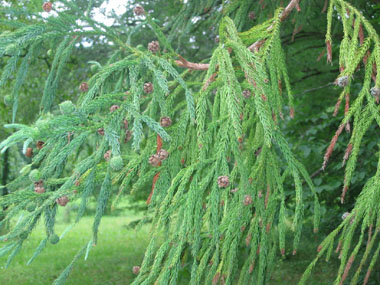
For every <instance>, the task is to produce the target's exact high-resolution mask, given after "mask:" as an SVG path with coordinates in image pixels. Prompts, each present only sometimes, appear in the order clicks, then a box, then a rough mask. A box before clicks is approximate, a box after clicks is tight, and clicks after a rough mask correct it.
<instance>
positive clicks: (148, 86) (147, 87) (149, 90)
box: [144, 82, 153, 94]
mask: <svg viewBox="0 0 380 285" xmlns="http://www.w3.org/2000/svg"><path fill="white" fill-rule="evenodd" d="M144 92H145V93H146V94H149V93H152V92H153V84H152V82H146V83H144Z"/></svg>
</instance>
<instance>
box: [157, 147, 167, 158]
mask: <svg viewBox="0 0 380 285" xmlns="http://www.w3.org/2000/svg"><path fill="white" fill-rule="evenodd" d="M157 155H158V158H159V159H160V160H165V159H167V158H168V156H169V153H168V152H167V151H166V150H165V149H160V150H159V151H158V152H157Z"/></svg>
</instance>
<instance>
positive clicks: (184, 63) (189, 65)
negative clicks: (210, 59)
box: [175, 0, 300, 70]
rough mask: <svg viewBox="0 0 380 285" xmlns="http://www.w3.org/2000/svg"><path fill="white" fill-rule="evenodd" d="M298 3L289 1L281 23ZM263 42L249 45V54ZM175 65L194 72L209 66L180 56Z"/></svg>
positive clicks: (263, 41) (282, 14) (294, 0)
mask: <svg viewBox="0 0 380 285" xmlns="http://www.w3.org/2000/svg"><path fill="white" fill-rule="evenodd" d="M299 2H300V0H291V1H290V2H289V4H288V6H286V7H285V9H284V11H282V13H281V16H280V17H281V18H280V19H281V21H284V20H285V19H286V18H287V17H288V16H289V14H290V12H292V10H293V9H294V8H296V9H297V11H299V9H300V8H299ZM271 28H272V26H270V27H268V30H270V29H271ZM265 41H266V40H258V41H256V42H255V43H253V44H252V45H250V46H249V47H248V49H249V50H250V51H251V52H257V51H258V50H259V49H260V47H261V46H262V45H263V44H264V43H265ZM175 63H176V64H177V65H178V66H179V67H183V68H188V69H194V70H207V69H208V68H209V66H210V65H209V64H208V63H194V62H190V61H187V60H186V59H184V58H183V57H182V56H179V60H175Z"/></svg>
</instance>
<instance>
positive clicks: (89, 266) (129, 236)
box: [0, 213, 336, 285]
mask: <svg viewBox="0 0 380 285" xmlns="http://www.w3.org/2000/svg"><path fill="white" fill-rule="evenodd" d="M133 219H136V216H134V215H133V214H130V213H129V214H125V217H124V214H123V216H118V217H115V216H105V217H103V220H102V222H101V225H100V231H99V240H98V244H97V246H95V247H93V248H92V250H91V251H90V254H89V257H88V259H87V261H85V260H84V258H80V259H79V260H78V261H77V263H76V265H75V267H74V269H73V271H72V273H71V275H70V277H69V279H68V281H67V284H75V285H77V284H81V285H83V284H102V285H107V284H130V283H131V281H132V280H133V278H134V275H133V273H132V267H133V266H134V265H139V264H140V263H141V261H142V258H143V255H144V249H145V247H146V246H147V244H148V242H149V236H150V234H149V229H150V227H149V226H148V225H145V226H142V227H141V228H140V229H138V230H133V229H130V228H127V227H126V225H127V224H128V222H130V221H131V220H133ZM68 225H69V224H67V223H64V222H63V216H62V215H60V216H59V219H58V221H57V224H56V232H57V234H58V235H60V234H61V233H62V232H63V231H64V229H65V228H66V227H67V226H68ZM91 227H92V218H90V217H84V218H83V219H82V220H81V221H80V222H79V223H78V224H77V225H76V226H75V227H74V228H73V229H72V230H71V231H69V232H68V233H67V235H66V236H65V238H64V239H63V240H61V241H60V242H59V243H58V244H56V245H52V244H50V243H49V244H48V246H47V248H45V250H44V251H43V252H42V253H41V254H40V255H39V256H38V257H37V259H36V260H35V261H34V262H33V263H32V264H31V265H29V266H26V262H27V261H28V260H29V258H30V257H31V256H32V254H33V252H34V250H35V248H36V247H37V246H38V244H39V243H40V241H41V240H42V239H43V238H44V237H45V233H44V228H43V225H42V224H39V225H38V227H37V229H36V230H35V231H34V232H33V234H32V236H31V237H30V238H29V239H28V240H27V241H26V242H25V243H24V247H23V249H22V250H21V252H20V253H19V255H18V256H17V257H16V258H15V259H14V261H13V262H12V264H11V265H10V267H9V268H8V269H4V268H3V267H2V269H1V271H0V284H2V285H3V284H4V285H8V284H12V285H14V284H16V285H26V284H30V285H32V284H33V285H43V284H52V282H53V280H54V279H55V278H56V277H57V276H58V275H59V274H60V273H61V272H62V271H63V270H64V268H65V267H66V266H67V265H68V264H69V263H70V262H71V260H72V259H73V257H74V255H75V254H76V253H77V252H78V250H79V249H80V248H81V247H82V246H83V245H84V244H86V243H87V242H88V241H89V240H90V239H91ZM311 240H312V239H310V238H305V239H304V241H305V242H307V243H304V244H301V248H300V250H299V252H298V254H297V255H296V256H292V255H291V254H288V255H287V257H286V258H285V259H281V260H279V262H278V265H277V266H276V268H275V269H274V270H273V276H272V279H271V281H270V282H269V284H296V283H297V281H298V280H299V278H300V276H301V275H302V273H303V271H304V269H305V268H306V266H307V265H308V264H309V262H310V261H311V258H312V257H313V256H314V252H315V248H316V246H317V245H318V241H317V240H315V241H314V242H312V243H310V241H311ZM289 250H290V249H289ZM279 258H280V257H279ZM5 262H6V257H3V258H0V264H1V266H3V265H4V264H5ZM335 270H336V262H335V263H332V264H331V263H325V262H321V263H320V264H319V265H318V266H317V268H316V269H315V271H314V274H313V279H312V280H310V283H309V284H318V285H320V284H331V283H332V281H333V280H334V279H333V278H334V274H335V273H336V271H335ZM187 275H188V274H183V275H182V277H185V276H187ZM185 278H186V277H185ZM182 280H183V279H182ZM187 283H188V282H186V281H179V284H187Z"/></svg>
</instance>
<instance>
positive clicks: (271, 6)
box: [0, 0, 379, 284]
mask: <svg viewBox="0 0 380 285" xmlns="http://www.w3.org/2000/svg"><path fill="white" fill-rule="evenodd" d="M280 2H281V1H268V2H265V3H264V1H261V2H259V3H258V4H257V3H250V2H248V1H232V2H228V3H227V2H224V1H189V2H188V3H182V2H175V1H173V2H168V1H150V3H143V4H144V5H143V6H144V8H141V7H140V6H137V7H136V5H135V3H132V2H128V3H126V8H127V9H126V12H125V13H124V14H122V15H121V16H120V15H117V14H116V13H115V14H113V15H112V19H113V21H112V24H110V25H106V24H104V23H102V22H97V21H96V19H95V17H94V15H95V14H93V13H95V12H92V11H98V12H97V13H101V7H102V6H101V5H102V1H90V2H89V3H87V1H75V2H66V1H60V2H56V3H54V5H50V4H49V2H47V3H44V6H43V8H44V10H45V11H46V13H49V14H45V13H44V14H41V13H40V12H39V11H40V9H41V8H40V7H41V6H40V5H41V4H42V3H38V5H37V4H36V2H33V3H31V4H28V5H29V7H27V9H21V8H22V7H24V6H23V5H24V4H23V3H22V2H20V3H19V4H17V5H19V6H17V5H14V4H13V5H11V7H10V8H3V9H2V14H3V15H4V19H5V20H3V21H2V22H1V24H2V25H3V27H4V28H3V29H4V30H6V31H5V32H3V33H2V35H1V37H0V54H1V55H2V56H3V68H2V69H3V73H2V78H1V82H0V85H2V86H4V89H3V90H2V91H1V92H3V93H2V94H4V99H5V102H6V103H7V104H9V105H11V108H5V106H4V107H3V110H4V112H5V113H4V116H5V117H6V118H7V119H4V121H5V122H7V120H9V121H11V122H12V123H13V124H10V125H7V128H8V129H9V128H16V129H18V131H17V132H15V133H13V134H12V135H11V136H9V137H8V138H7V139H6V140H4V141H3V142H2V143H1V145H0V148H2V149H3V151H7V149H8V150H9V152H10V153H11V157H12V159H15V161H18V164H16V165H15V166H16V167H15V170H14V173H13V177H15V178H16V177H17V178H16V179H15V180H13V179H8V177H7V176H8V175H6V180H4V179H3V181H5V182H2V184H4V185H5V184H6V188H3V190H4V189H6V192H7V193H8V192H10V195H7V196H6V197H4V198H2V199H1V200H0V203H1V205H2V206H3V208H4V210H5V218H4V219H3V221H2V222H1V225H5V224H6V223H7V222H8V221H9V220H10V219H12V218H14V217H17V216H19V215H20V214H21V215H22V214H23V212H22V211H23V210H25V209H26V210H29V211H30V212H29V214H27V215H22V218H20V220H19V223H18V224H16V225H15V226H14V227H12V228H11V229H10V230H9V231H7V232H6V233H5V235H3V236H1V237H0V239H1V240H4V241H7V243H6V245H5V246H4V247H3V248H2V249H1V251H0V253H1V254H10V255H9V260H8V263H9V262H11V260H12V259H13V257H14V256H15V255H16V254H17V252H18V251H19V250H20V249H21V247H22V244H23V242H24V241H25V239H27V238H28V236H29V235H30V233H31V231H32V230H33V229H34V227H35V225H36V223H37V222H38V221H39V220H40V219H41V218H42V217H43V219H44V220H45V225H46V233H47V235H46V239H44V240H42V241H41V244H40V246H39V247H38V248H37V249H36V252H35V254H34V256H33V257H32V258H31V260H33V259H34V258H35V257H36V256H37V255H38V254H39V253H40V252H41V251H42V250H43V249H44V247H45V246H46V244H47V242H48V241H50V242H51V243H53V244H54V243H57V242H58V241H59V239H60V238H63V236H64V235H65V233H66V232H67V231H65V232H64V233H62V234H61V237H58V236H57V235H56V233H55V230H54V224H55V217H56V212H57V208H58V205H60V206H65V205H66V204H67V202H68V201H70V203H72V202H73V201H75V200H77V199H80V200H81V202H80V206H79V210H78V217H77V219H76V222H77V221H79V219H80V218H81V217H82V216H83V214H84V212H85V209H86V205H87V201H88V198H89V197H90V196H92V195H95V196H96V198H97V208H96V212H95V216H94V225H93V238H92V239H91V240H90V241H89V242H88V243H86V244H85V245H83V248H82V249H81V250H80V252H79V253H78V255H77V256H76V257H75V259H74V260H76V259H77V258H78V257H79V256H80V255H82V254H84V255H85V256H86V257H87V255H88V254H89V251H90V249H91V245H93V244H96V241H97V231H98V227H99V223H100V220H101V217H102V215H103V214H104V212H105V210H106V207H107V205H108V206H109V205H110V204H111V203H110V201H109V200H110V198H112V197H114V200H113V201H112V204H113V205H114V206H116V205H117V201H118V199H119V197H121V196H122V195H123V194H126V192H128V193H129V194H131V195H132V196H133V197H135V199H144V200H145V199H147V204H148V205H149V209H148V212H147V218H146V219H144V220H145V221H146V220H149V219H150V218H149V217H152V218H153V221H152V225H153V236H152V240H151V243H150V244H149V246H148V248H147V252H146V255H145V259H144V261H143V263H142V265H141V268H140V267H138V268H137V267H136V272H137V271H139V275H138V276H137V278H136V280H135V284H140V283H144V284H147V283H152V282H154V281H156V280H158V282H160V283H162V284H166V283H169V282H172V283H175V282H176V280H177V278H178V273H179V271H180V269H181V264H184V263H186V264H187V263H189V264H191V269H190V270H191V282H193V283H195V284H197V283H202V282H207V283H211V282H213V283H218V282H222V283H223V282H225V283H228V284H230V283H234V282H235V281H236V280H239V282H240V283H242V284H247V283H251V282H253V281H255V282H257V283H259V284H260V283H263V282H265V281H266V280H267V279H268V278H269V276H270V275H271V274H272V269H273V264H274V261H275V259H276V255H277V254H278V253H280V254H282V255H286V254H289V253H293V254H295V253H296V251H297V248H298V244H299V241H300V237H301V230H302V226H303V224H306V225H309V222H310V220H309V218H310V217H311V216H314V226H313V227H314V230H315V231H317V230H318V228H319V227H320V226H319V215H320V205H319V202H318V199H317V195H316V194H317V193H320V200H321V201H322V208H321V209H322V213H323V214H325V215H324V218H325V219H324V220H323V221H324V222H325V223H326V224H327V223H328V224H329V225H330V226H329V227H331V228H335V226H338V224H339V218H340V215H341V214H342V212H344V211H346V210H347V211H350V212H351V214H350V215H349V216H348V218H346V219H345V220H344V221H343V223H342V224H341V225H339V227H338V228H337V230H334V231H333V232H332V234H331V235H329V236H328V237H327V239H326V240H325V241H324V242H323V243H322V245H321V247H320V248H319V253H318V257H320V256H321V255H322V254H323V253H325V252H326V251H328V255H330V254H331V251H332V248H333V242H334V238H335V236H336V235H337V234H338V232H339V230H341V229H343V231H342V234H341V238H340V239H339V241H338V243H339V244H341V246H339V248H342V253H341V256H342V258H341V262H342V263H341V264H342V265H341V267H340V269H339V272H338V277H337V282H338V283H339V282H343V281H344V279H346V278H347V275H348V272H349V269H350V267H351V264H352V263H353V261H354V260H355V257H356V255H357V253H358V252H359V249H360V246H361V245H362V244H363V243H364V240H368V242H367V244H368V246H367V247H366V250H365V252H364V255H363V258H362V259H360V260H361V261H363V264H364V262H365V261H366V260H367V259H368V257H369V255H370V252H371V250H373V246H374V244H375V242H376V237H377V231H378V230H377V228H378V226H377V224H376V220H377V217H376V213H377V211H378V210H377V209H378V208H377V206H376V204H378V203H377V196H376V194H377V193H376V191H375V190H376V189H377V188H378V181H379V177H378V175H375V176H373V173H374V172H375V171H376V169H379V168H378V167H377V161H376V160H377V159H378V158H377V156H378V154H376V155H375V156H374V155H373V152H371V151H368V148H373V147H374V146H375V145H376V143H377V142H378V138H379V136H378V130H376V128H377V126H378V124H379V119H378V117H379V115H378V111H379V107H378V104H377V103H378V102H377V100H378V99H377V96H378V89H377V86H378V84H377V83H376V82H377V80H378V79H377V78H376V68H372V66H375V67H376V62H377V60H379V59H378V55H377V53H378V48H379V47H378V36H377V34H376V32H375V28H376V27H377V26H376V23H377V22H376V21H375V20H373V19H376V18H377V17H378V16H377V13H378V8H377V6H374V5H372V4H370V3H363V2H362V1H356V2H355V1H353V2H352V4H353V5H355V7H357V9H359V10H357V9H356V8H354V7H353V6H351V5H350V4H348V3H347V2H344V1H340V0H339V1H338V0H336V1H325V2H324V3H320V2H321V1H309V2H301V3H299V1H290V3H289V4H287V3H286V5H287V6H285V8H278V7H281V6H282V5H281V3H280ZM20 7H21V8H20ZM178 7H180V9H181V10H180V13H178ZM51 8H52V9H53V10H52V11H50V9H51ZM97 9H98V10H97ZM144 9H145V10H144ZM294 9H296V10H298V11H299V12H298V13H296V12H292V11H293V10H294ZM133 10H134V13H135V15H133V14H132V11H133ZM320 11H323V12H327V19H328V29H327V36H326V40H325V31H324V30H321V28H320V27H321V22H323V24H325V23H324V22H325V19H323V20H322V18H321V16H320V15H321V14H320ZM359 11H360V12H359ZM177 13H178V15H177ZM290 13H291V14H290ZM367 14H368V15H369V16H368V18H369V19H372V22H368V21H366V20H365V18H364V17H363V15H367ZM339 20H341V21H343V22H342V23H343V27H342V25H338V22H339ZM332 23H333V25H332ZM160 27H162V28H160ZM332 27H333V29H331V28H332ZM217 36H218V37H217ZM325 42H326V43H327V50H326V51H325V52H322V50H325V49H324V48H323V46H324V45H325ZM305 47H306V48H305ZM369 52H370V53H369ZM338 53H339V54H340V57H339V60H338V57H337V56H336V55H337V54H338ZM332 55H334V56H332ZM326 57H327V59H328V60H329V61H330V62H331V61H332V60H334V62H332V63H333V65H332V66H330V65H327V64H325V62H324V61H325V60H324V59H325V58H326ZM317 59H318V61H316V60H317ZM362 60H363V63H361V62H362ZM89 61H91V62H89ZM194 62H197V63H194ZM90 67H91V68H90ZM358 67H359V68H360V69H358ZM28 69H29V70H28ZM184 69H185V71H184V72H182V71H183V70H184ZM180 72H182V74H180ZM339 72H341V75H340V76H339V77H338V78H337V79H336V76H337V74H339ZM354 73H355V77H354V80H353V79H352V77H351V76H352V75H353V74H354ZM28 74H39V75H40V76H41V77H44V78H46V80H43V81H41V80H40V78H35V82H34V83H33V80H32V79H31V78H30V76H28ZM44 75H45V76H44ZM90 77H91V78H90ZM315 78H318V80H315ZM10 79H13V80H10ZM335 79H336V81H335ZM371 80H373V81H374V82H375V83H374V84H372V83H371ZM334 81H335V82H336V84H337V85H338V86H337V87H335V88H332V85H333V82H334ZM87 82H88V83H87ZM315 82H317V84H315ZM81 83H82V84H81ZM78 86H80V90H78ZM341 87H344V91H343V92H342V93H341V95H340V97H339V99H338V102H341V101H344V100H345V108H344V109H345V112H344V119H343V121H342V122H339V120H340V119H341V118H342V117H343V116H342V115H340V113H339V105H338V104H337V105H336V106H337V107H336V110H337V112H334V107H333V106H334V104H335V102H334V101H336V97H337V96H336V95H335V94H338V93H339V92H341ZM292 89H293V90H295V91H294V92H292ZM325 90H328V92H325ZM80 91H81V92H82V93H80ZM321 91H322V92H321ZM294 94H295V95H294ZM310 94H313V96H314V97H313V99H314V100H313V101H312V102H310ZM314 94H315V95H314ZM348 94H350V95H348ZM371 94H372V95H371ZM334 95H335V96H334ZM23 96H28V98H33V101H34V102H35V103H34V106H33V105H30V101H31V100H29V99H26V98H24V99H23ZM350 97H351V99H350ZM68 99H70V100H71V101H68ZM65 100H66V101H65ZM350 100H351V104H350ZM72 101H73V102H75V104H74V103H72ZM39 102H40V103H39ZM285 103H286V105H285ZM23 104H24V105H23ZM38 104H40V106H39V107H38ZM26 106H28V107H26ZM341 108H342V109H343V106H342V107H341ZM38 109H39V112H38ZM21 110H22V111H21ZM23 110H27V112H25V113H24V111H23ZM29 111H30V114H29V116H28V112H29ZM21 112H22V115H20V113H21ZM341 112H342V111H341ZM37 113H38V116H37V117H36V115H37ZM332 113H337V115H338V116H337V118H335V119H334V118H331V117H332V115H333V114H332ZM294 114H295V119H294V120H290V117H293V116H294ZM20 116H21V117H20ZM373 121H374V123H373ZM16 122H17V124H15V123H16ZM28 125H30V126H28ZM336 129H338V132H337V135H336V136H335V137H334V139H333V141H332V143H331V145H330V147H329V148H328V151H327V153H326V155H325V162H326V163H327V159H329V158H330V163H331V161H332V162H333V163H332V164H330V165H327V167H325V168H326V170H325V172H322V169H320V165H321V163H322V156H323V155H322V153H323V151H324V150H325V148H326V146H327V144H326V142H327V141H328V140H329V138H330V137H331V134H333V132H335V130H336ZM343 129H346V131H347V134H343V133H342V132H343ZM351 130H352V135H351V133H350V131H351ZM376 131H377V132H376ZM341 133H342V134H341ZM365 133H367V134H369V135H368V136H367V138H366V137H364V141H363V136H364V134H365ZM340 134H341V136H342V137H343V139H342V138H340V140H339V141H338V144H337V145H336V148H337V149H336V150H335V152H334V153H333V154H332V149H333V148H334V145H335V142H336V140H337V138H338V136H339V135H340ZM370 134H372V136H371V135H370ZM285 138H286V139H285ZM373 138H375V139H373ZM343 140H345V141H346V142H347V141H348V140H350V142H349V144H348V146H347V147H346V146H344V145H343V144H342V145H339V144H340V142H341V141H343ZM366 140H367V141H368V146H367V148H366V149H364V148H360V146H361V145H364V144H365V143H366ZM123 142H124V143H123ZM22 143H23V146H22V147H21V144H22ZM350 145H351V146H350ZM20 147H21V148H22V152H23V153H24V154H26V155H27V156H29V158H27V159H29V161H27V163H28V164H27V166H25V167H24V168H23V170H22V172H21V175H18V174H16V168H19V167H21V164H22V163H21V162H19V161H20V155H19V151H18V149H19V148H20ZM339 152H340V153H339ZM5 153H6V152H5ZM32 153H33V154H32ZM359 154H360V158H361V159H358V157H359ZM343 156H344V157H345V160H347V167H346V168H345V177H346V178H345V179H344V181H343V179H342V178H341V177H342V175H343V171H342V169H341V168H340V166H339V165H340V164H341V162H340V161H339V162H338V161H337V160H338V159H341V158H342V157H343ZM2 159H4V160H5V159H6V156H5V155H4V156H3V158H2ZM326 163H325V164H326ZM356 164H359V167H360V169H359V171H354V170H355V166H356ZM3 165H4V166H6V165H7V164H3ZM325 166H326V165H325ZM359 167H356V168H359ZM3 168H4V169H5V168H7V167H3ZM308 171H309V172H310V173H312V175H311V176H312V177H310V176H309V175H308ZM3 173H4V171H3ZM3 177H4V174H3ZM11 178H12V176H11ZM312 178H313V179H312ZM9 181H11V182H9ZM367 181H368V182H367ZM342 182H344V183H343V184H342ZM350 183H352V187H351V189H350V192H348V193H349V194H346V192H347V191H346V190H347V189H348V186H349V184H350ZM98 185H99V186H98ZM315 185H316V186H315ZM364 185H365V186H364ZM363 186H364V188H363ZM340 187H344V191H343V193H344V194H343V195H342V199H343V198H344V197H347V196H348V203H347V204H346V206H345V208H344V210H343V211H342V210H341V208H338V205H339V204H340V199H339V195H337V194H336V190H337V188H340ZM362 189H363V190H362ZM361 192H362V193H363V194H362V195H361V196H360V197H363V198H362V200H360V199H359V200H358V201H356V198H357V197H358V194H359V193H361ZM4 193H5V192H4ZM369 201H371V202H372V203H373V206H372V207H370V208H369V207H367V206H368V203H369ZM339 207H340V206H339ZM352 209H353V210H352ZM369 211H370V212H369ZM289 219H290V220H291V222H292V227H291V228H292V229H293V230H294V241H293V245H292V248H291V249H290V252H288V251H287V250H286V249H287V248H288V247H285V240H286V238H285V234H286V232H289V230H290V229H289V227H288V225H287V221H288V220H289ZM362 220H363V222H362ZM351 221H352V223H351ZM143 222H144V221H143ZM359 226H361V234H359V235H358V234H356V233H355V230H356V229H357V228H358V227H359ZM71 227H72V225H71V226H69V227H68V230H69V229H71ZM367 229H368V234H367ZM372 234H373V238H372ZM162 235H163V236H164V237H165V241H164V242H163V243H161V242H160V237H162ZM366 235H369V236H370V237H369V238H368V239H365V237H366ZM351 245H354V246H355V249H354V250H353V252H352V253H350V246H351ZM374 252H376V251H374ZM349 255H350V256H349ZM237 256H243V258H241V263H236V258H237ZM376 259H377V255H376V253H375V254H373V257H372V261H371V263H370V267H369V271H368V272H369V273H370V272H371V268H373V266H374V262H375V261H376ZM315 262H316V260H315V261H314V262H313V264H312V265H311V266H310V268H309V269H308V270H307V271H306V274H305V276H304V279H303V280H306V278H307V277H308V276H309V275H310V273H311V268H312V266H313V265H314V264H315ZM363 264H361V263H360V264H359V266H358V270H357V272H356V273H355V275H354V279H353V281H352V282H357V281H358V279H359V276H360V273H361V269H362V268H363ZM72 265H73V263H72V264H70V265H69V266H68V268H67V269H66V270H65V271H64V272H63V273H62V275H61V276H60V277H59V278H58V279H57V280H56V283H58V284H59V283H61V282H63V281H64V280H65V279H66V278H67V276H68V273H69V272H70V270H71V268H72ZM369 273H367V275H368V276H369ZM367 280H368V278H367Z"/></svg>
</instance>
